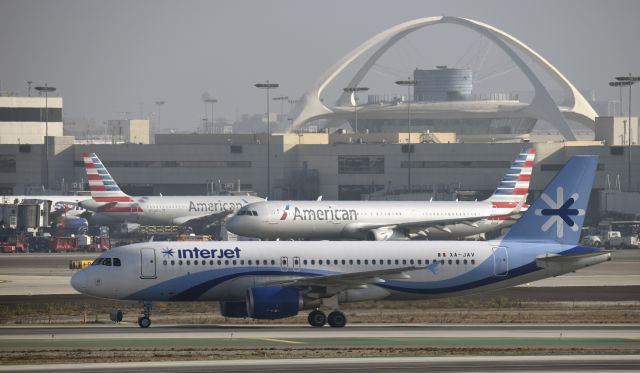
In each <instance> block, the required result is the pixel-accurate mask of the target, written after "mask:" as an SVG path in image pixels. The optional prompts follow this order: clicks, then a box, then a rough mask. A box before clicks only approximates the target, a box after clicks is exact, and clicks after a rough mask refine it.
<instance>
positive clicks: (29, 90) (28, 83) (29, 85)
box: [27, 80, 33, 97]
mask: <svg viewBox="0 0 640 373" xmlns="http://www.w3.org/2000/svg"><path fill="white" fill-rule="evenodd" d="M31 84H33V82H32V81H31V80H27V86H28V89H27V94H28V95H29V97H31Z"/></svg>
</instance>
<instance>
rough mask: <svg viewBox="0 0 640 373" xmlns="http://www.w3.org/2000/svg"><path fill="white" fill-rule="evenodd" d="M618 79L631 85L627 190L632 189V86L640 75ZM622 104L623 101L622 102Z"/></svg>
mask: <svg viewBox="0 0 640 373" xmlns="http://www.w3.org/2000/svg"><path fill="white" fill-rule="evenodd" d="M616 80H617V83H623V84H622V85H626V86H629V123H628V124H629V127H628V133H629V136H628V137H629V148H628V149H629V151H628V152H627V153H629V154H628V162H629V164H628V169H627V191H629V192H630V191H631V86H632V85H634V84H635V83H636V82H639V81H640V76H633V75H631V73H629V75H628V76H616ZM621 106H622V103H621ZM636 135H637V130H636Z"/></svg>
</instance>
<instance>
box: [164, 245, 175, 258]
mask: <svg viewBox="0 0 640 373" xmlns="http://www.w3.org/2000/svg"><path fill="white" fill-rule="evenodd" d="M162 256H163V257H165V258H167V257H169V258H173V249H170V248H168V247H167V248H166V249H163V250H162Z"/></svg>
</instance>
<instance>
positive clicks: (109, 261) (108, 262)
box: [91, 258, 122, 267]
mask: <svg viewBox="0 0 640 373" xmlns="http://www.w3.org/2000/svg"><path fill="white" fill-rule="evenodd" d="M91 265H92V266H96V265H103V266H109V267H111V266H112V265H113V266H116V267H120V266H121V265H122V262H121V261H120V258H98V259H96V260H94V261H93V263H91Z"/></svg>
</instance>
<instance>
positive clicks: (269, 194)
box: [254, 80, 280, 199]
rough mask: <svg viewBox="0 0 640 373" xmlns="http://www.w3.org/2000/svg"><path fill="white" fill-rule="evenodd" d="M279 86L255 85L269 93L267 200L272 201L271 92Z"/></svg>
mask: <svg viewBox="0 0 640 373" xmlns="http://www.w3.org/2000/svg"><path fill="white" fill-rule="evenodd" d="M279 86H280V85H279V84H278V83H270V82H269V81H268V80H267V82H266V83H257V84H254V87H256V88H258V89H265V90H266V91H267V199H271V120H270V118H269V91H270V90H272V89H276V88H278V87H279Z"/></svg>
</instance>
